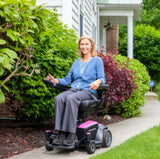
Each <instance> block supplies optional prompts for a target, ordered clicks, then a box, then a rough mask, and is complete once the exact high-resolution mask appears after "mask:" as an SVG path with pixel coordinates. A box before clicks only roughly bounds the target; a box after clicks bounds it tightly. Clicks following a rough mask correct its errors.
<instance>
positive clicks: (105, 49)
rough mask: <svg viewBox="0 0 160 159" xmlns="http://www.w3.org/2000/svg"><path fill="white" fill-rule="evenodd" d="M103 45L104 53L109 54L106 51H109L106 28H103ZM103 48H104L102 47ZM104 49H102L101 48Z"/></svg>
mask: <svg viewBox="0 0 160 159" xmlns="http://www.w3.org/2000/svg"><path fill="white" fill-rule="evenodd" d="M102 45H103V46H104V48H103V52H104V53H107V52H106V51H107V46H106V28H105V27H103V43H102ZM101 47H102V46H101ZM101 49H102V48H101Z"/></svg>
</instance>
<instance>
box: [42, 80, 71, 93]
mask: <svg viewBox="0 0 160 159" xmlns="http://www.w3.org/2000/svg"><path fill="white" fill-rule="evenodd" d="M43 82H44V83H45V84H49V86H50V87H51V88H55V89H58V90H62V91H66V90H68V89H70V88H71V87H69V86H64V85H62V84H60V83H52V82H51V81H49V80H47V79H43Z"/></svg>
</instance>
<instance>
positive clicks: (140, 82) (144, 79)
mask: <svg viewBox="0 0 160 159" xmlns="http://www.w3.org/2000/svg"><path fill="white" fill-rule="evenodd" d="M115 60H116V61H117V60H118V63H119V65H120V66H121V67H126V66H127V68H129V69H130V70H132V71H134V72H135V74H133V76H135V77H136V78H135V79H136V80H135V83H136V84H137V86H138V87H137V89H136V91H135V92H134V93H132V94H131V96H130V98H129V99H126V100H124V101H123V102H122V103H119V104H117V105H116V106H115V112H116V113H121V114H122V116H123V117H124V118H128V117H133V116H136V115H138V114H140V113H141V111H140V107H142V106H143V105H144V103H145V93H146V92H147V91H149V85H148V84H149V81H150V76H149V74H148V71H147V70H146V67H145V66H144V65H143V64H142V63H141V62H139V61H138V60H136V59H128V58H127V57H125V56H121V55H118V56H116V57H115Z"/></svg>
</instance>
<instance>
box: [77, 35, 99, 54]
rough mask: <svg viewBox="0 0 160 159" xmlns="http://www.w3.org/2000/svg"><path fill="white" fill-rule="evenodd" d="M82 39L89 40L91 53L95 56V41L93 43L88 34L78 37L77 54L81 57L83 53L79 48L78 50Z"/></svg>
mask: <svg viewBox="0 0 160 159" xmlns="http://www.w3.org/2000/svg"><path fill="white" fill-rule="evenodd" d="M83 39H87V40H89V41H90V42H91V46H92V49H91V55H92V56H97V51H96V46H95V43H94V41H93V39H92V38H91V37H90V36H88V35H85V36H82V37H81V38H80V39H79V41H78V55H79V56H80V57H83V53H82V52H81V50H80V43H81V41H82V40H83Z"/></svg>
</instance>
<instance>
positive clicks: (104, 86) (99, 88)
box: [97, 84, 109, 90]
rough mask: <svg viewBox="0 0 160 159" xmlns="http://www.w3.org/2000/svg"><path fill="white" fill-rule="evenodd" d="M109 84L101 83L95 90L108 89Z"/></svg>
mask: <svg viewBox="0 0 160 159" xmlns="http://www.w3.org/2000/svg"><path fill="white" fill-rule="evenodd" d="M108 89H109V86H108V85H107V84H101V85H100V86H99V87H98V89H97V90H108Z"/></svg>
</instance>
